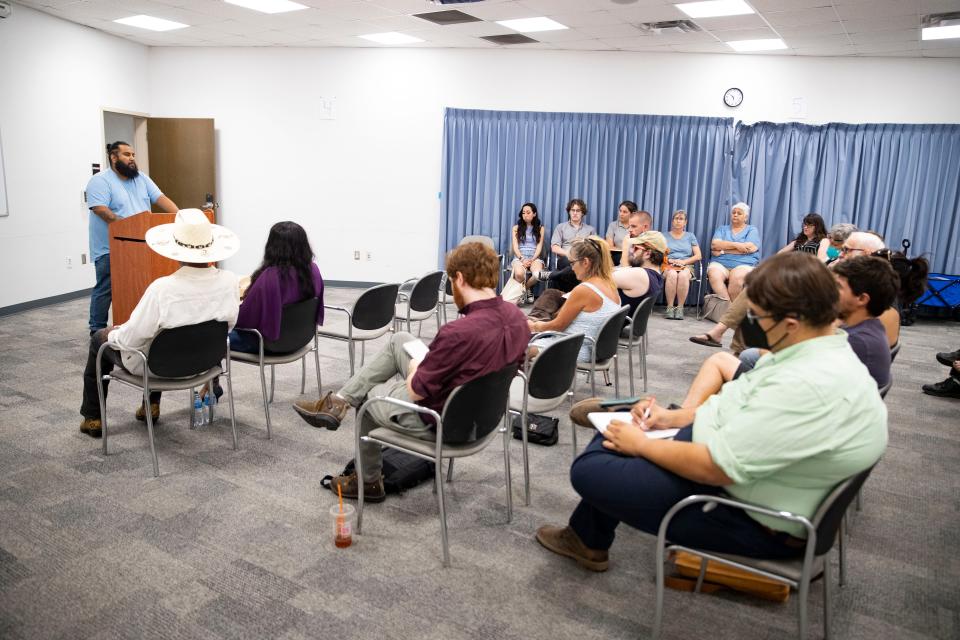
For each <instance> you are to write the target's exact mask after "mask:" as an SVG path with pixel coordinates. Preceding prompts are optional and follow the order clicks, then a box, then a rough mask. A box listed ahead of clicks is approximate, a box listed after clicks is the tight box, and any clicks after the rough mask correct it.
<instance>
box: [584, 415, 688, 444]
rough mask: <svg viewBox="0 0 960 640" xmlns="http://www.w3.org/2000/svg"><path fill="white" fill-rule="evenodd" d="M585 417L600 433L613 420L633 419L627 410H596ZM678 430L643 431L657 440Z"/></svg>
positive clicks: (629, 420) (670, 436)
mask: <svg viewBox="0 0 960 640" xmlns="http://www.w3.org/2000/svg"><path fill="white" fill-rule="evenodd" d="M587 418H588V419H589V420H590V423H591V424H592V425H593V426H594V427H596V428H597V431H599V432H600V433H604V432H606V430H607V425H608V424H610V422H611V421H613V420H620V421H621V422H631V421H632V420H633V416H632V415H630V412H629V411H596V412H594V413H588V414H587ZM679 431H680V429H652V430H650V431H644V433H646V434H647V437H648V438H653V439H655V440H658V439H661V438H663V439H667V438H672V437H673V436H675V435H677V432H679Z"/></svg>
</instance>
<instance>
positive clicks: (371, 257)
mask: <svg viewBox="0 0 960 640" xmlns="http://www.w3.org/2000/svg"><path fill="white" fill-rule="evenodd" d="M372 259H373V255H372V254H371V253H370V252H369V251H367V262H370V260H372Z"/></svg>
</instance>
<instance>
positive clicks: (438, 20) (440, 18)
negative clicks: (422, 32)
mask: <svg viewBox="0 0 960 640" xmlns="http://www.w3.org/2000/svg"><path fill="white" fill-rule="evenodd" d="M413 17H414V18H420V19H421V20H426V21H428V22H432V23H433V24H439V25H440V26H442V27H445V26H447V25H451V24H465V23H467V22H481V20H480V18H477V17H475V16H471V15H470V14H468V13H464V12H463V11H457V10H456V9H450V10H449V11H433V12H430V13H415V14H413Z"/></svg>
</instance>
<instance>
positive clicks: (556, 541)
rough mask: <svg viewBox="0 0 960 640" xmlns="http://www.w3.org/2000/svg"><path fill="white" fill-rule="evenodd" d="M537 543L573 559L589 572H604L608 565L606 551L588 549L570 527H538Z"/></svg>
mask: <svg viewBox="0 0 960 640" xmlns="http://www.w3.org/2000/svg"><path fill="white" fill-rule="evenodd" d="M537 542H539V543H540V544H541V545H543V546H544V547H546V548H547V549H549V550H550V551H553V552H554V553H556V554H559V555H561V556H566V557H568V558H573V559H574V560H576V561H577V564H579V565H580V566H581V567H583V568H584V569H589V570H590V571H606V570H607V567H608V566H609V565H610V561H609V558H608V554H607V551H606V549H603V550H600V549H591V548H589V547H588V546H587V545H585V544H583V541H582V540H580V536H578V535H577V534H576V532H575V531H574V530H573V529H571V528H570V527H556V526H552V525H545V526H543V527H540V528H539V529H537Z"/></svg>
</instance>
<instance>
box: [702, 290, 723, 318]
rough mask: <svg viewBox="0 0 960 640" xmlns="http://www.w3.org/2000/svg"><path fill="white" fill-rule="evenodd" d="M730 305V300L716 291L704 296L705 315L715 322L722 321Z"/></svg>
mask: <svg viewBox="0 0 960 640" xmlns="http://www.w3.org/2000/svg"><path fill="white" fill-rule="evenodd" d="M729 307H730V301H729V300H724V299H723V298H721V297H720V296H718V295H717V294H715V293H710V294H707V295H705V296H704V297H703V317H704V318H707V319H709V320H713V321H714V322H720V318H721V317H722V316H723V314H725V313H726V312H727V309H728V308H729Z"/></svg>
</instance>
